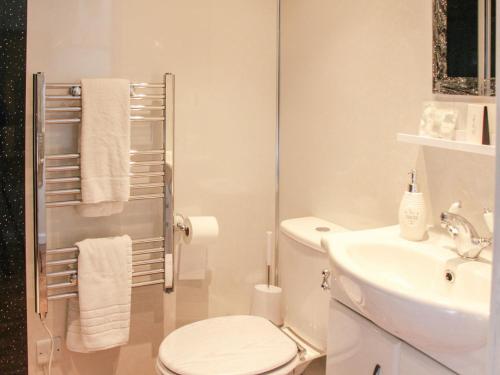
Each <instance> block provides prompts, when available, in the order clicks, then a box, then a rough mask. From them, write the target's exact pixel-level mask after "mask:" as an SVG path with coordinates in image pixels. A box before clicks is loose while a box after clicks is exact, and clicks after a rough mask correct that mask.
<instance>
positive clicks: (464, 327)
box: [322, 226, 491, 367]
mask: <svg viewBox="0 0 500 375" xmlns="http://www.w3.org/2000/svg"><path fill="white" fill-rule="evenodd" d="M322 246H323V247H324V248H325V249H326V250H327V251H328V252H329V255H330V259H331V265H332V274H333V281H332V294H333V296H334V297H335V298H336V299H338V300H340V302H343V303H345V304H347V305H348V306H350V307H352V308H354V309H355V310H357V311H358V312H360V313H361V314H362V315H364V316H365V317H367V318H368V319H370V320H371V321H373V322H374V323H375V324H377V325H378V326H380V327H381V328H384V329H385V330H387V331H389V332H390V333H392V334H394V335H395V336H397V337H400V338H401V339H403V340H405V341H407V342H408V343H410V344H412V345H414V346H415V347H417V348H419V349H421V350H423V351H424V352H427V353H431V354H435V353H441V354H443V356H444V357H446V358H448V357H450V358H453V357H454V356H455V357H456V356H457V355H460V356H463V355H465V353H473V352H476V353H477V351H478V350H482V349H483V348H484V347H485V345H486V340H487V331H488V317H489V299H490V278H491V264H490V263H489V262H488V261H487V260H485V259H481V260H480V261H472V260H465V259H462V258H460V257H459V256H458V255H457V254H456V253H455V252H454V251H453V247H454V244H453V241H452V240H451V239H450V238H449V237H448V236H447V235H446V234H445V233H437V232H430V235H429V239H428V240H426V241H421V242H411V241H406V240H404V239H402V238H401V237H400V236H399V227H397V226H396V227H387V228H381V229H376V230H367V231H358V232H347V233H338V234H333V235H327V236H325V237H323V239H322ZM447 272H449V273H448V276H449V275H450V274H451V273H452V274H453V277H454V280H453V281H451V282H450V281H448V280H447V278H446V275H447ZM441 354H439V355H441ZM475 356H476V357H477V355H475ZM453 367H456V366H453Z"/></svg>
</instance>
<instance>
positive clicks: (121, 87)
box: [77, 78, 130, 217]
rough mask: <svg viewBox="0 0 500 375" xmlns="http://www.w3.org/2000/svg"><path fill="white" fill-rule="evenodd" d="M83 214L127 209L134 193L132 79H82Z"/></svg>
mask: <svg viewBox="0 0 500 375" xmlns="http://www.w3.org/2000/svg"><path fill="white" fill-rule="evenodd" d="M80 173H81V191H82V202H83V204H82V205H80V206H77V210H78V212H79V213H80V214H81V215H82V216H86V217H96V216H109V215H112V214H116V213H119V212H121V211H122V210H123V202H126V201H128V199H129V195H130V176H129V173H130V82H129V81H127V80H124V79H109V78H108V79H82V123H81V134H80Z"/></svg>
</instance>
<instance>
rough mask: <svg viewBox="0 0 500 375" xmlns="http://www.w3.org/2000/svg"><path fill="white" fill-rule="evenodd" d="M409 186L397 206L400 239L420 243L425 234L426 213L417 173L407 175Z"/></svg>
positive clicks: (413, 171)
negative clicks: (408, 176)
mask: <svg viewBox="0 0 500 375" xmlns="http://www.w3.org/2000/svg"><path fill="white" fill-rule="evenodd" d="M409 175H410V184H409V185H408V190H407V191H405V193H404V195H403V199H402V200H401V204H400V206H399V226H400V230H401V237H403V238H405V239H407V240H410V241H421V240H423V239H424V237H425V235H426V233H427V211H426V207H425V201H424V195H423V194H422V193H421V192H419V191H418V185H417V171H416V170H415V169H412V170H411V171H410V173H409Z"/></svg>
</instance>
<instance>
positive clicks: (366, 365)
mask: <svg viewBox="0 0 500 375" xmlns="http://www.w3.org/2000/svg"><path fill="white" fill-rule="evenodd" d="M326 374H327V375H357V374H360V375H365V374H366V375H372V374H373V375H422V374H426V375H451V374H454V373H453V372H452V371H450V370H448V369H447V368H446V367H444V366H442V365H441V364H439V363H438V362H436V361H434V360H433V359H431V358H429V357H428V356H426V355H425V354H423V353H421V352H419V351H418V350H416V349H414V348H412V347H411V346H409V345H407V344H405V343H404V342H402V341H401V340H399V339H398V338H396V337H394V336H392V335H391V334H389V333H387V332H385V331H384V330H382V329H380V328H379V327H377V326H376V325H375V324H373V323H372V322H370V321H369V320H367V319H365V318H363V317H362V316H361V315H359V314H357V313H355V312H354V311H352V310H350V309H348V308H347V307H345V306H344V305H342V304H340V303H339V302H337V301H335V300H331V302H330V312H329V326H328V345H327V359H326Z"/></svg>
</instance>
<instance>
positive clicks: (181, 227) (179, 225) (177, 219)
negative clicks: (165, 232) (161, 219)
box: [174, 214, 189, 237]
mask: <svg viewBox="0 0 500 375" xmlns="http://www.w3.org/2000/svg"><path fill="white" fill-rule="evenodd" d="M184 222H185V219H184V216H183V215H181V214H175V215H174V223H175V224H174V230H175V231H177V232H184V235H185V236H186V237H189V227H188V226H187V225H186V224H184Z"/></svg>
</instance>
